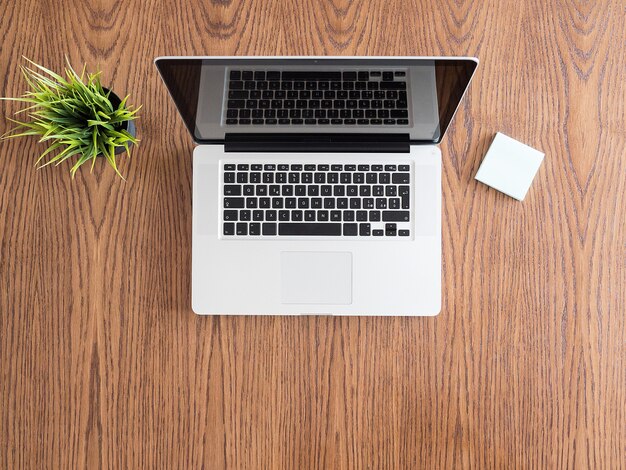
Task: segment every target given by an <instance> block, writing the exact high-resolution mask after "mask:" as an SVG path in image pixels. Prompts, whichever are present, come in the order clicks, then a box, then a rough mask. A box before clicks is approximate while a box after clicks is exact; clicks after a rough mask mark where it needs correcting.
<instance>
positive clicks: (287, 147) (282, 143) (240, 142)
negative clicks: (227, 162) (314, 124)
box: [224, 133, 410, 153]
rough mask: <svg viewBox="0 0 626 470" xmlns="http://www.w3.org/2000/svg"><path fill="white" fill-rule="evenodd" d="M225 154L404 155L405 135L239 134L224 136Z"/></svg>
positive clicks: (406, 140)
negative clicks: (391, 153)
mask: <svg viewBox="0 0 626 470" xmlns="http://www.w3.org/2000/svg"><path fill="white" fill-rule="evenodd" d="M224 149H225V151H226V152H357V153H366V152H376V153H380V152H393V153H408V152H409V151H410V141H409V135H408V134H287V133H285V134H243V133H241V134H239V133H228V134H226V136H225V140H224Z"/></svg>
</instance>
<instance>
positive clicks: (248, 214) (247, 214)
mask: <svg viewBox="0 0 626 470" xmlns="http://www.w3.org/2000/svg"><path fill="white" fill-rule="evenodd" d="M250 217H252V213H251V212H250V211H249V210H247V209H246V210H243V211H239V220H243V221H245V222H247V221H249V220H250Z"/></svg>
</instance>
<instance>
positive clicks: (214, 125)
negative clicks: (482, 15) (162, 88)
mask: <svg viewBox="0 0 626 470" xmlns="http://www.w3.org/2000/svg"><path fill="white" fill-rule="evenodd" d="M155 63H156V66H157V68H158V70H159V72H160V74H161V77H162V78H163V81H164V82H165V85H166V86H167V88H168V90H169V92H170V94H171V96H172V98H173V99H174V102H175V104H176V107H177V108H178V111H179V112H180V114H181V116H182V118H183V121H184V122H185V125H186V126H187V129H188V130H189V132H190V133H191V135H192V137H193V139H194V140H195V141H196V142H197V143H221V142H224V140H225V137H226V135H227V134H233V135H235V134H238V133H246V134H254V133H259V134H265V133H271V134H284V133H298V134H302V133H311V134H322V133H323V134H334V133H350V134H361V133H362V134H395V135H405V136H408V139H409V140H410V141H411V142H412V143H428V144H433V143H438V142H440V141H441V139H442V137H443V135H444V134H445V131H446V129H447V128H448V125H449V124H450V121H451V120H452V117H453V116H454V113H455V111H456V109H457V107H458V105H459V102H460V100H461V98H462V97H463V94H464V93H465V91H466V89H467V87H468V85H469V82H470V80H471V77H472V75H473V73H474V71H475V69H476V67H477V61H476V60H475V59H470V58H402V57H398V58H394V57H386V58H369V57H355V58H352V57H345V58H323V57H311V58H304V57H302V58H269V57H258V58H250V57H245V58H237V57H218V58H202V57H164V58H158V59H156V61H155Z"/></svg>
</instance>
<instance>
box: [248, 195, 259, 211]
mask: <svg viewBox="0 0 626 470" xmlns="http://www.w3.org/2000/svg"><path fill="white" fill-rule="evenodd" d="M258 203H259V201H258V200H257V198H255V197H247V198H246V209H256V208H257V206H258Z"/></svg>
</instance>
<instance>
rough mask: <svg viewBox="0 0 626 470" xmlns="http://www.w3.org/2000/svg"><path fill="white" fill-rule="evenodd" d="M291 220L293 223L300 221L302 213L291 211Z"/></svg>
mask: <svg viewBox="0 0 626 470" xmlns="http://www.w3.org/2000/svg"><path fill="white" fill-rule="evenodd" d="M291 220H293V221H294V222H301V221H302V211H291Z"/></svg>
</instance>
